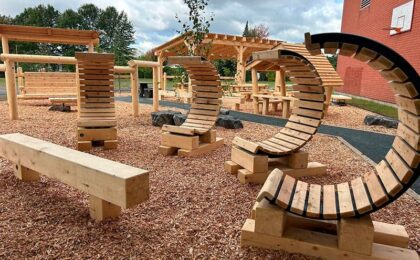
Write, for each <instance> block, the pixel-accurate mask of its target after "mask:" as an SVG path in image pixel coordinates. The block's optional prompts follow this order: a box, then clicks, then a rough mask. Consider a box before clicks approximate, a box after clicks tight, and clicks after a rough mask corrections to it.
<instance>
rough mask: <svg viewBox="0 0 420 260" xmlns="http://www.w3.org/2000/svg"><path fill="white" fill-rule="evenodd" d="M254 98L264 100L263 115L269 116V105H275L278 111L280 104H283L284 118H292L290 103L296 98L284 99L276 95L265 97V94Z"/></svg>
mask: <svg viewBox="0 0 420 260" xmlns="http://www.w3.org/2000/svg"><path fill="white" fill-rule="evenodd" d="M253 98H255V99H257V100H259V99H262V111H261V113H262V114H263V115H267V114H268V107H269V104H272V105H273V108H274V110H275V111H277V110H278V104H280V103H281V104H282V117H283V118H289V116H290V107H291V106H290V103H291V102H292V101H293V100H296V98H293V97H284V96H275V95H265V94H257V95H253Z"/></svg>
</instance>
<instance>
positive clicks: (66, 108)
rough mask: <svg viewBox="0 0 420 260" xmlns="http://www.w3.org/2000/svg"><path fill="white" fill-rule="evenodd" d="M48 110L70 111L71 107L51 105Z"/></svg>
mask: <svg viewBox="0 0 420 260" xmlns="http://www.w3.org/2000/svg"><path fill="white" fill-rule="evenodd" d="M48 110H49V111H59V112H71V107H70V106H66V105H52V106H51V107H50V108H49V109H48Z"/></svg>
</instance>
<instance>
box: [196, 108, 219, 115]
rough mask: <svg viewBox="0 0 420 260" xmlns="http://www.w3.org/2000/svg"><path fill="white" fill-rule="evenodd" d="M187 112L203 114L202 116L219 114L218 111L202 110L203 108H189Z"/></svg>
mask: <svg viewBox="0 0 420 260" xmlns="http://www.w3.org/2000/svg"><path fill="white" fill-rule="evenodd" d="M189 114H192V115H204V116H217V115H219V111H215V110H204V109H190V111H189Z"/></svg>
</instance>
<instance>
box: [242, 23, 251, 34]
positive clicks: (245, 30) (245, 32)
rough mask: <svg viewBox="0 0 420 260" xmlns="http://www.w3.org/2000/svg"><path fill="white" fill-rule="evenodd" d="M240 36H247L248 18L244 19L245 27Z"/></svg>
mask: <svg viewBox="0 0 420 260" xmlns="http://www.w3.org/2000/svg"><path fill="white" fill-rule="evenodd" d="M242 36H244V37H247V36H249V28H248V20H247V21H246V24H245V29H244V32H243V33H242Z"/></svg>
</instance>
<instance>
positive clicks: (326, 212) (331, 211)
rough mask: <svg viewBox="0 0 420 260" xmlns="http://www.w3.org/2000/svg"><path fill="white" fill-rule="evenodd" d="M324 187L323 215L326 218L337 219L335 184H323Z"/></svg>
mask: <svg viewBox="0 0 420 260" xmlns="http://www.w3.org/2000/svg"><path fill="white" fill-rule="evenodd" d="M322 189H323V190H322V216H323V217H324V219H336V218H337V207H336V201H335V186H334V185H323V186H322Z"/></svg>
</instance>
